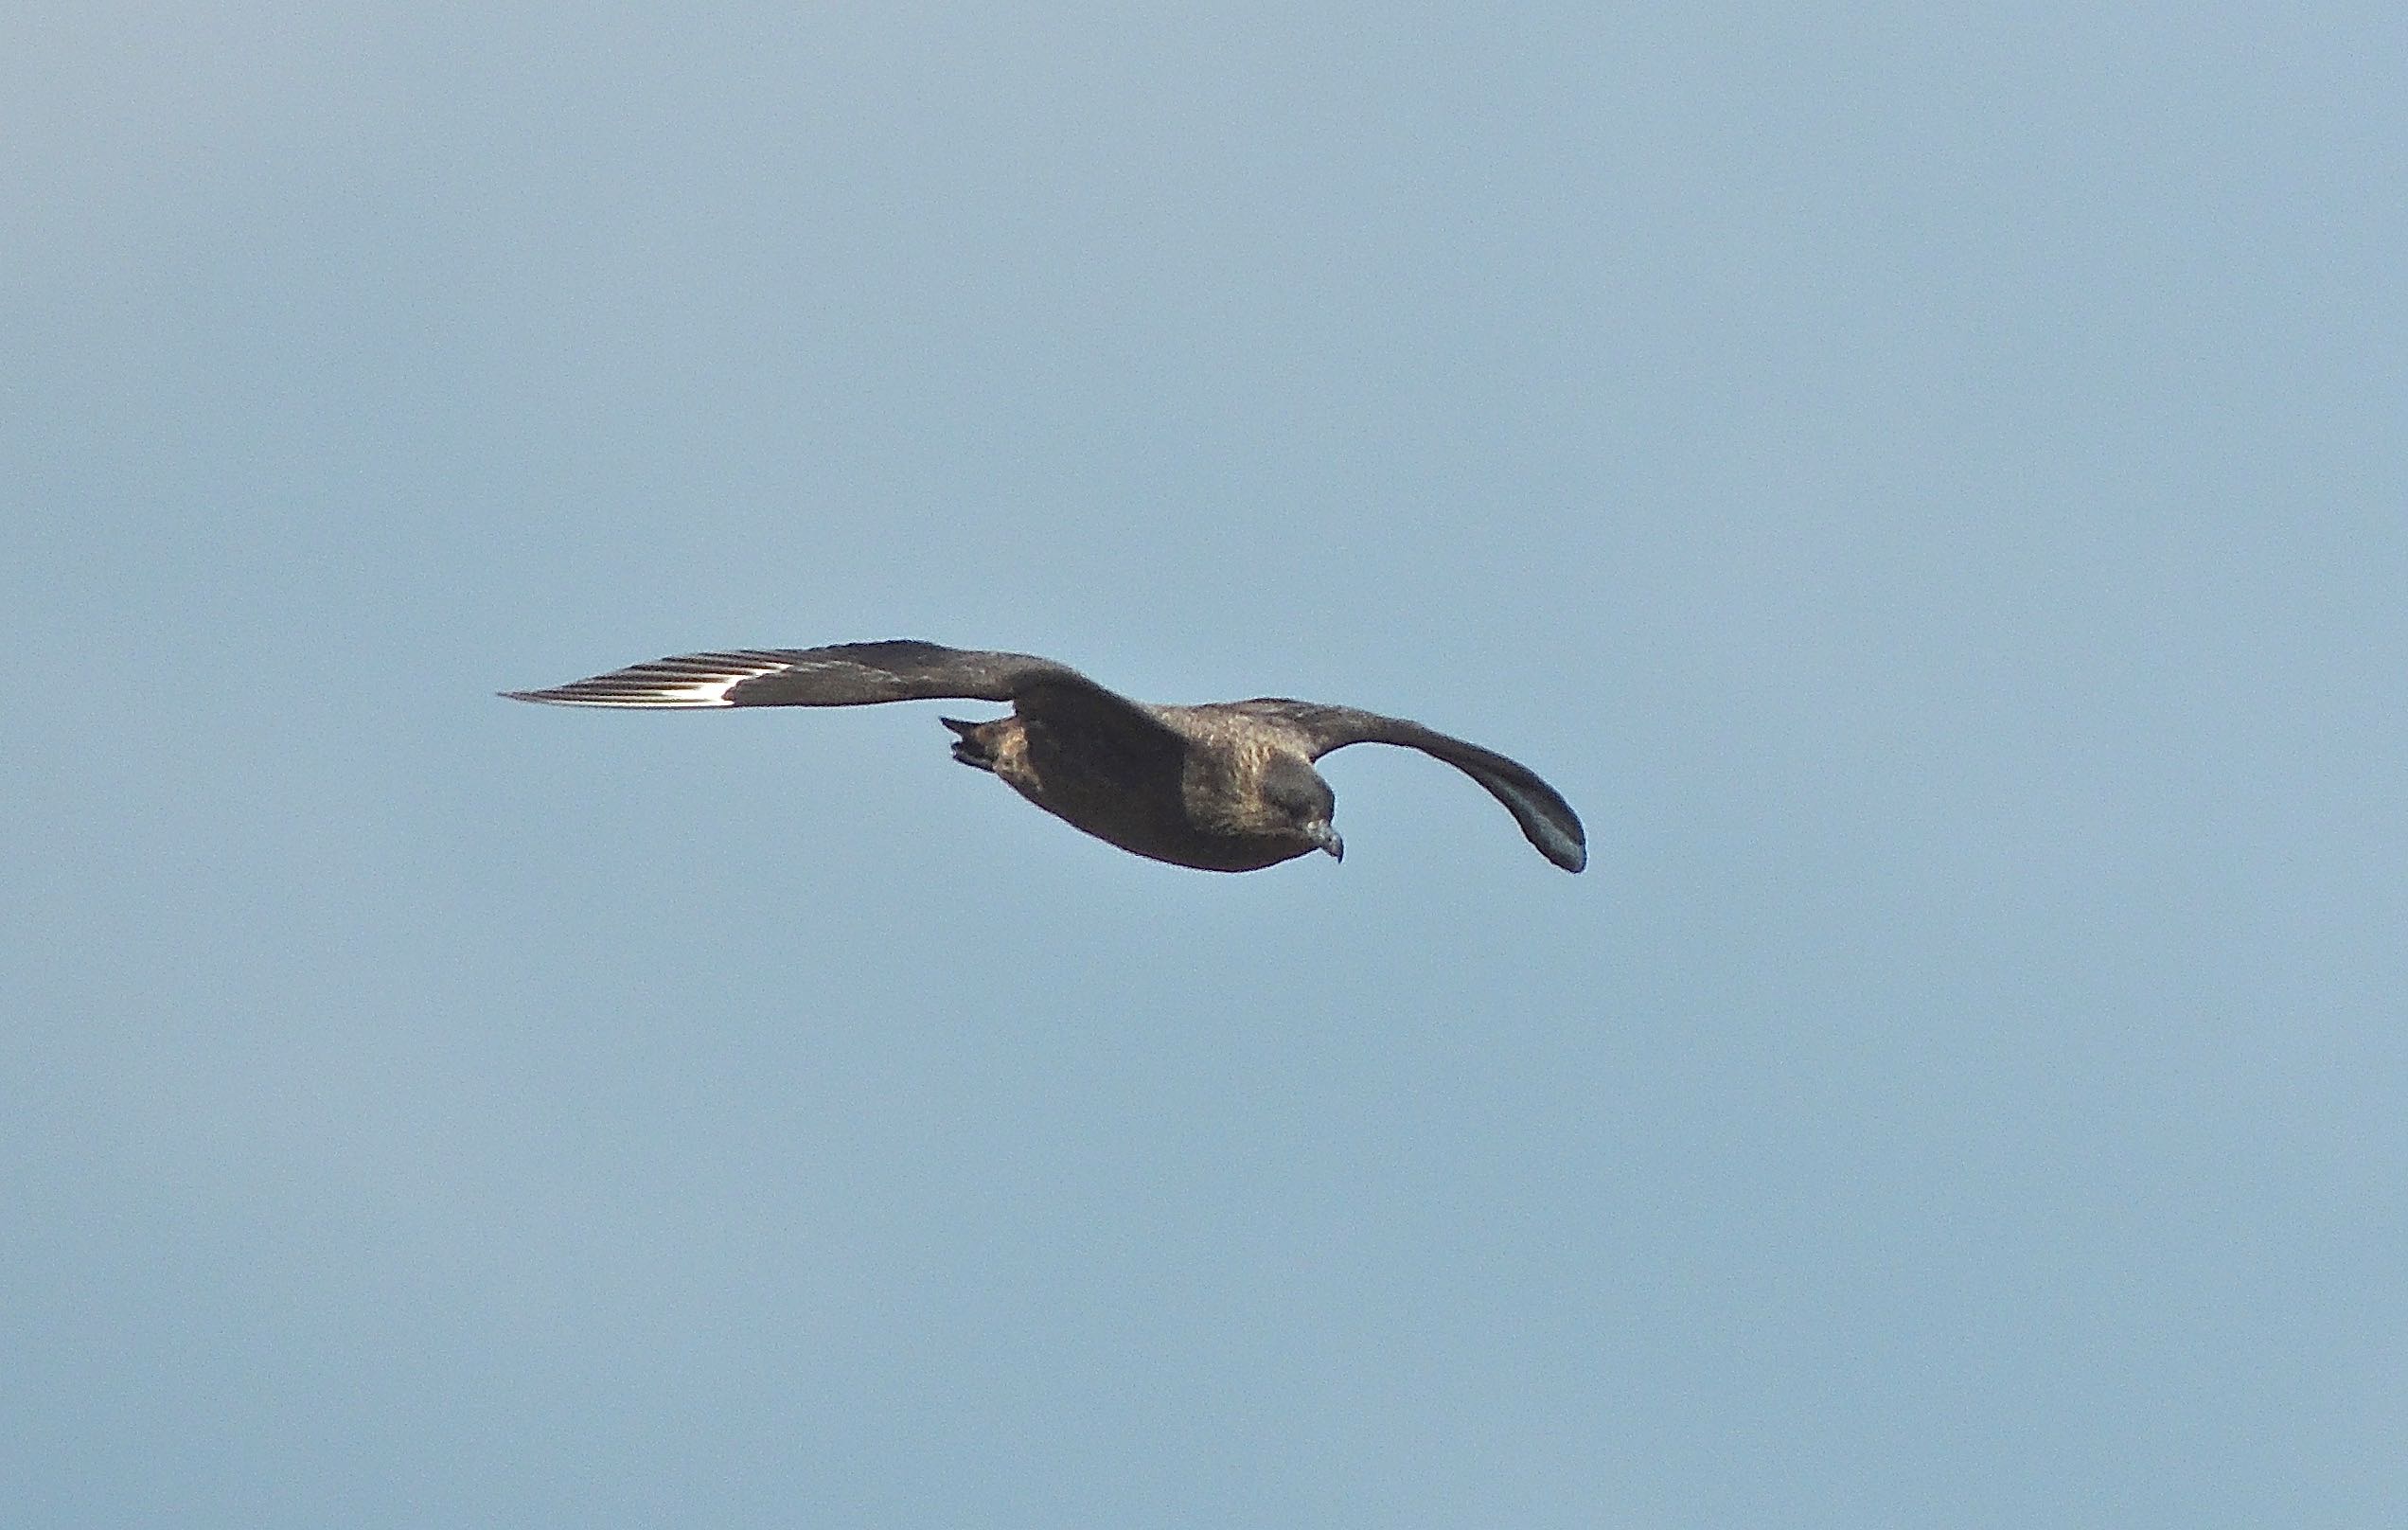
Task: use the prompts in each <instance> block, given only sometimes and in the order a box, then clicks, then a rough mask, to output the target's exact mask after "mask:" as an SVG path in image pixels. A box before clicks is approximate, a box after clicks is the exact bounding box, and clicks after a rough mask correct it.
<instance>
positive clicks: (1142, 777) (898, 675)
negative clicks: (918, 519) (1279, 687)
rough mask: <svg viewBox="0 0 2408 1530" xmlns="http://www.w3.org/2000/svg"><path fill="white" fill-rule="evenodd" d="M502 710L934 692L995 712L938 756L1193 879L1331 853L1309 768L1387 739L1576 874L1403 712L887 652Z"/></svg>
mask: <svg viewBox="0 0 2408 1530" xmlns="http://www.w3.org/2000/svg"><path fill="white" fill-rule="evenodd" d="M502 694H504V695H505V696H507V697H509V698H510V699H511V700H513V701H521V702H550V703H556V704H558V705H564V706H620V707H647V708H648V707H667V708H675V707H718V706H866V705H870V704H873V703H878V702H916V701H930V700H936V699H938V698H945V699H953V700H965V701H981V702H1009V703H1012V710H1011V713H1010V715H1009V716H1006V717H1000V718H996V719H994V720H993V721H985V722H965V721H962V720H960V719H958V718H942V719H939V721H942V722H943V723H944V724H945V725H946V726H947V728H950V729H951V730H952V731H953V736H954V738H953V757H954V758H955V759H957V760H960V761H961V762H962V763H963V764H965V765H969V766H974V767H976V768H977V769H979V770H983V771H989V772H992V773H993V774H996V775H998V776H1000V777H1001V778H1002V779H1003V781H1004V782H1005V784H1007V785H1009V786H1010V787H1011V788H1012V789H1013V790H1014V791H1016V792H1019V794H1020V795H1021V796H1024V797H1026V798H1028V800H1029V801H1031V802H1033V803H1036V805H1037V806H1038V807H1040V808H1042V809H1045V810H1046V811H1047V812H1050V813H1052V814H1054V816H1055V817H1056V818H1059V819H1061V820H1062V821H1063V822H1065V823H1067V824H1069V825H1071V827H1073V828H1079V829H1084V830H1085V831H1087V832H1088V833H1089V834H1092V835H1094V836H1095V837H1096V838H1098V839H1100V840H1105V841H1107V842H1109V843H1110V844H1113V845H1119V846H1120V847H1121V848H1122V849H1124V850H1127V851H1130V852H1132V853H1134V854H1137V855H1142V856H1146V857H1149V858H1151V859H1153V860H1156V861H1167V862H1170V863H1173V864H1174V865H1182V866H1194V867H1196V868H1198V869H1199V870H1204V871H1257V870H1260V869H1262V868H1263V867H1265V866H1270V865H1277V864H1278V863H1280V862H1283V861H1288V860H1293V859H1294V858H1295V857H1297V856H1300V855H1305V854H1309V853H1310V852H1312V851H1314V850H1323V851H1327V852H1328V853H1329V854H1330V855H1331V856H1332V857H1337V858H1342V857H1343V856H1344V855H1345V853H1346V846H1345V844H1344V842H1343V841H1341V840H1340V839H1339V838H1338V836H1337V829H1336V828H1335V827H1332V826H1331V823H1330V815H1331V812H1332V810H1333V809H1335V808H1336V806H1337V797H1336V795H1335V794H1334V793H1333V792H1331V791H1330V786H1329V783H1328V782H1327V781H1325V780H1323V779H1321V774H1320V773H1319V771H1317V770H1315V769H1313V761H1315V760H1317V759H1319V758H1320V757H1321V756H1323V755H1326V754H1328V753H1329V752H1330V751H1331V750H1333V749H1343V748H1345V747H1346V746H1347V745H1348V744H1365V743H1378V744H1402V745H1404V746H1405V747H1406V748H1408V749H1418V750H1420V751H1422V752H1423V753H1424V754H1426V755H1432V756H1436V757H1438V758H1440V759H1443V760H1444V761H1445V762H1446V763H1448V764H1449V765H1452V766H1454V767H1455V768H1456V769H1458V770H1460V771H1461V772H1463V774H1466V775H1469V776H1470V777H1471V778H1472V779H1473V780H1475V781H1478V783H1479V784H1480V785H1482V786H1484V787H1486V788H1487V789H1488V791H1489V793H1490V794H1491V795H1492V796H1494V797H1496V800H1497V801H1499V802H1501V803H1503V804H1504V805H1505V810H1506V811H1508V812H1510V813H1512V814H1513V815H1514V822H1515V823H1516V824H1519V825H1520V826H1521V829H1522V833H1523V835H1524V836H1525V837H1526V838H1528V839H1529V841H1530V842H1531V844H1532V845H1535V846H1537V848H1538V853H1539V854H1541V855H1543V856H1545V857H1547V859H1548V860H1549V861H1552V862H1554V863H1556V864H1557V865H1559V866H1562V867H1563V868H1564V869H1565V870H1566V871H1578V870H1580V869H1581V867H1583V866H1585V865H1586V864H1587V863H1588V845H1587V839H1586V836H1585V835H1584V834H1583V833H1582V832H1581V822H1580V818H1579V817H1578V815H1576V814H1575V813H1574V812H1573V811H1572V809H1571V805H1570V804H1569V803H1567V802H1566V801H1565V800H1564V799H1563V797H1562V796H1561V795H1560V794H1559V793H1558V792H1556V791H1555V789H1554V788H1553V787H1550V786H1549V785H1548V784H1547V783H1546V782H1545V781H1542V780H1540V779H1539V778H1538V777H1537V776H1536V775H1535V774H1532V772H1531V771H1530V770H1529V769H1528V768H1526V767H1524V766H1522V765H1518V764H1516V763H1514V761H1513V760H1510V759H1507V758H1506V757H1505V756H1502V755H1499V754H1497V753H1496V752H1495V751H1493V750H1487V749H1482V748H1481V747H1480V746H1479V745H1478V744H1475V743H1466V742H1465V741H1464V740H1462V739H1461V738H1452V737H1449V736H1448V735H1446V734H1443V733H1440V732H1438V731H1437V730H1436V729H1433V728H1425V727H1424V726H1422V725H1421V724H1420V723H1418V722H1408V721H1406V720H1404V719H1403V718H1391V717H1382V716H1380V715H1379V714H1378V713H1376V712H1363V711H1357V710H1356V709H1355V708H1354V707H1351V706H1324V705H1321V704H1320V703H1316V702H1294V701H1287V700H1284V699H1281V698H1278V697H1268V696H1266V697H1258V698H1256V699H1255V700H1253V701H1247V702H1213V703H1207V704H1205V705H1202V706H1157V705H1154V704H1151V703H1145V702H1139V701H1132V700H1131V699H1129V698H1128V697H1126V696H1123V695H1122V694H1120V693H1119V692H1118V691H1114V690H1107V689H1106V688H1105V687H1104V686H1102V685H1097V684H1096V683H1095V682H1094V681H1092V680H1089V679H1088V678H1087V676H1085V675H1083V674H1081V673H1079V672H1078V671H1077V670H1075V669H1073V668H1071V667H1070V666H1068V665H1066V664H1060V663H1057V662H1055V661H1054V660H1052V659H1040V658H1037V657H1036V656H1034V655H1032V654H1026V653H985V652H980V651H976V650H973V649H948V648H944V647H941V646H939V645H937V644H934V643H922V642H916V641H911V640H896V641H893V642H885V643H841V644H837V645H834V646H832V647H829V648H819V649H735V650H731V651H728V652H721V653H684V654H679V655H677V656H675V657H672V658H666V659H655V660H654V661H652V662H651V663H650V664H639V665H633V666H630V667H628V668H625V669H613V670H611V672H610V673H609V674H604V675H594V676H593V677H592V678H590V679H586V680H574V681H571V682H569V683H568V684H567V685H556V686H554V687H552V688H551V689H549V690H514V691H505V692H503V693H502Z"/></svg>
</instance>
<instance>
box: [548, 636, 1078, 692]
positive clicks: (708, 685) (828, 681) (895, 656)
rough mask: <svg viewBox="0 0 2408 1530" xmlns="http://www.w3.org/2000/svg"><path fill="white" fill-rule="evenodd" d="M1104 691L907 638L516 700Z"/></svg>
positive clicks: (611, 678) (696, 657)
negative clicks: (1042, 688)
mask: <svg viewBox="0 0 2408 1530" xmlns="http://www.w3.org/2000/svg"><path fill="white" fill-rule="evenodd" d="M1039 685H1068V686H1074V687H1085V688H1087V689H1089V690H1094V691H1100V692H1103V693H1104V694H1106V695H1110V694H1111V692H1109V691H1105V690H1104V687H1103V686H1101V685H1096V684H1095V683H1094V682H1093V681H1091V680H1089V679H1088V678H1087V677H1086V676H1085V675H1082V674H1080V673H1079V672H1078V671H1077V670H1075V669H1073V668H1071V667H1070V666H1069V665H1066V664H1056V663H1055V662H1054V661H1053V660H1052V659H1040V658H1037V657H1036V656H1035V655H1033V654H1027V653H981V652H977V651H974V650H972V649H948V648H943V647H940V646H939V645H937V644H934V643H917V642H912V641H910V640H908V639H901V640H897V641H894V642H888V643H839V644H836V645H834V646H832V647H829V648H823V649H728V650H726V651H724V652H717V653H681V654H677V655H675V656H673V657H671V658H666V659H655V660H653V661H652V662H651V663H650V664H635V665H629V666H628V667H626V668H625V669H613V670H611V672H610V673H609V674H607V675H594V676H593V677H592V678H590V679H586V680H573V681H570V682H569V683H568V684H567V685H555V686H553V687H551V688H550V689H548V690H505V691H504V692H503V693H502V694H503V695H505V696H507V697H508V698H510V699H511V700H512V701H514V702H551V703H556V704H558V705H562V706H646V707H658V706H865V705H868V704H870V703H874V702H915V701H923V700H933V699H935V698H938V697H952V698H958V699H961V700H965V701H980V702H1008V701H1011V700H1013V699H1014V698H1015V697H1017V696H1018V695H1020V694H1021V692H1022V691H1024V690H1027V689H1030V688H1033V687H1036V686H1039Z"/></svg>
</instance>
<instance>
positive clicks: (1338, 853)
mask: <svg viewBox="0 0 2408 1530" xmlns="http://www.w3.org/2000/svg"><path fill="white" fill-rule="evenodd" d="M1305 834H1306V836H1307V837H1309V838H1310V839H1311V840H1312V842H1313V844H1314V845H1315V847H1316V848H1319V849H1323V850H1327V851H1328V852H1329V858H1330V859H1331V860H1333V861H1343V860H1345V859H1346V842H1345V841H1344V840H1342V839H1339V838H1338V837H1337V829H1334V828H1332V827H1329V825H1327V824H1315V825H1314V826H1313V827H1311V828H1309V829H1306V830H1305Z"/></svg>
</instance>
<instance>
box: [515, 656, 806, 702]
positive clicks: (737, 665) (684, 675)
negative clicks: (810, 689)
mask: <svg viewBox="0 0 2408 1530" xmlns="http://www.w3.org/2000/svg"><path fill="white" fill-rule="evenodd" d="M793 667H795V666H794V665H793V663H792V662H791V661H790V660H788V659H784V658H780V657H778V656H776V655H774V654H770V653H758V652H754V653H684V654H680V655H679V656H678V657H676V658H674V659H655V660H653V661H652V662H651V663H650V664H637V665H629V667H627V668H625V669H613V670H611V672H610V673H609V674H607V675H595V676H593V678H592V679H590V680H573V681H571V682H569V684H567V685H555V686H553V687H552V688H551V689H549V690H505V691H504V692H503V693H502V694H503V695H505V696H507V697H508V698H510V700H512V701H514V702H550V703H553V704H554V705H556V706H644V707H695V706H734V705H735V703H734V702H731V701H729V700H728V692H729V691H730V690H732V689H734V688H735V686H737V685H742V684H743V683H744V682H745V681H748V680H758V679H759V678H761V677H762V676H763V675H773V674H776V673H778V672H779V671H780V670H783V669H789V668H793Z"/></svg>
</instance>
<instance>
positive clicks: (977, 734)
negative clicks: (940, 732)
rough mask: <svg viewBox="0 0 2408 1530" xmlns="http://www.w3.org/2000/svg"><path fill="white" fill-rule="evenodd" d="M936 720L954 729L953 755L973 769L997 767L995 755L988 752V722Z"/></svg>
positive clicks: (951, 719) (953, 719)
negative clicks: (986, 733) (986, 736)
mask: <svg viewBox="0 0 2408 1530" xmlns="http://www.w3.org/2000/svg"><path fill="white" fill-rule="evenodd" d="M936 721H939V722H942V723H944V724H945V725H946V726H947V727H948V728H950V729H952V730H953V734H954V738H953V757H954V758H955V759H958V760H960V761H961V762H962V763H963V764H965V765H967V766H969V767H970V768H971V769H973V770H981V771H991V770H993V769H995V756H993V755H991V754H989V753H988V752H987V747H986V738H985V737H984V735H985V731H986V724H985V723H983V722H965V721H962V720H961V719H960V718H938V719H937V720H936Z"/></svg>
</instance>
